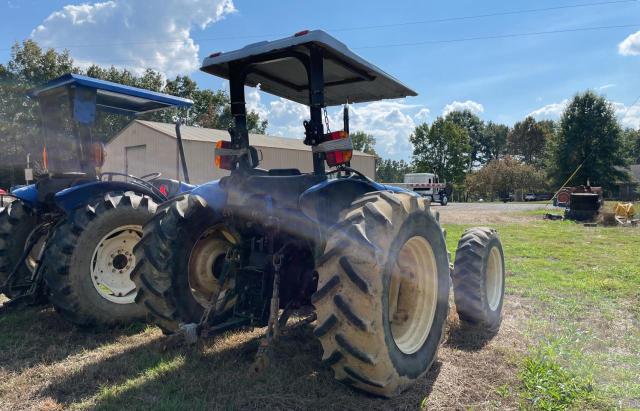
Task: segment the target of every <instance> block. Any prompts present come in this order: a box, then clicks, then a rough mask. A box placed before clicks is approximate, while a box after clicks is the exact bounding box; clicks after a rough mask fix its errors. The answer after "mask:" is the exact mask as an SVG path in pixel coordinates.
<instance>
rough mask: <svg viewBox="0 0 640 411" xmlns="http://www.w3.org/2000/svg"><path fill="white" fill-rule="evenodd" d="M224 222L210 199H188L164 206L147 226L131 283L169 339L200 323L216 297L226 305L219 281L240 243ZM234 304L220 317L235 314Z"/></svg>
mask: <svg viewBox="0 0 640 411" xmlns="http://www.w3.org/2000/svg"><path fill="white" fill-rule="evenodd" d="M221 223H222V216H221V215H220V214H219V213H217V212H215V211H214V210H212V209H211V208H209V206H208V205H207V203H206V201H205V200H204V199H202V198H201V197H199V196H197V195H185V196H181V197H178V198H176V199H175V200H172V201H170V202H168V203H165V204H163V205H162V206H160V207H159V208H158V212H157V214H156V215H155V217H153V219H151V220H150V221H149V222H148V223H147V224H146V225H145V226H144V236H143V238H142V240H141V241H140V243H138V245H137V246H136V248H135V250H134V254H135V256H136V260H137V261H138V263H137V265H136V267H135V269H134V270H133V272H132V274H131V279H132V280H133V282H134V283H135V284H136V287H137V288H138V295H137V296H136V303H137V304H138V306H139V307H141V308H143V309H144V310H146V311H147V312H148V313H149V314H150V315H151V317H152V319H153V322H154V323H155V324H156V325H158V326H159V327H160V329H162V331H163V332H164V333H165V334H173V333H176V332H178V331H179V329H180V324H189V323H198V322H199V321H200V319H201V318H202V314H203V312H204V309H205V307H206V306H208V304H209V300H210V299H211V296H212V295H213V293H214V292H215V293H220V294H219V295H218V297H219V300H218V301H221V300H223V301H224V291H220V283H219V282H218V278H219V276H220V274H221V273H222V267H223V264H224V259H225V256H226V253H227V250H228V249H229V248H230V247H232V246H233V244H235V243H237V239H236V237H235V236H234V235H233V234H232V233H231V232H230V231H229V230H228V229H227V228H225V227H224V226H223V225H222V224H221ZM229 287H232V286H231V285H230V284H229ZM234 302H235V301H233V300H231V301H225V302H224V306H223V307H219V309H220V311H219V313H218V314H221V313H222V314H224V313H225V312H227V313H228V312H230V310H231V308H233V304H234Z"/></svg>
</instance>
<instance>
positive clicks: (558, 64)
mask: <svg viewBox="0 0 640 411" xmlns="http://www.w3.org/2000/svg"><path fill="white" fill-rule="evenodd" d="M0 19H1V23H2V24H0V62H6V61H7V60H9V58H10V54H11V51H10V48H11V46H12V45H13V44H14V43H15V42H16V41H18V42H19V41H23V40H25V39H30V38H31V39H34V40H36V41H37V42H38V43H40V44H41V45H43V46H46V47H54V48H56V49H57V50H62V49H64V48H67V49H69V50H70V52H71V55H72V57H73V58H74V59H75V61H76V62H77V63H78V64H79V65H88V64H91V63H96V64H100V65H104V66H109V65H114V66H117V67H126V68H129V69H131V70H134V71H140V70H143V69H144V68H146V67H151V68H154V69H156V70H158V71H160V72H162V73H163V74H164V75H166V76H167V77H173V76H175V75H178V74H187V75H189V76H191V77H192V78H194V79H195V80H196V81H197V82H198V84H199V86H200V87H201V88H211V89H219V88H222V87H226V84H225V81H223V80H222V79H220V78H217V77H213V76H211V75H208V74H205V73H202V72H199V71H198V68H199V66H200V63H201V62H202V59H203V58H204V57H205V56H207V55H209V54H211V53H213V52H217V51H222V52H225V51H231V50H235V49H238V48H241V47H243V46H245V45H247V44H250V43H254V42H258V41H263V40H274V39H278V38H282V37H287V36H290V35H292V34H294V33H296V32H298V31H300V30H303V29H322V30H325V31H327V32H328V33H329V34H331V35H333V36H334V37H336V38H338V39H339V40H340V41H342V42H343V43H345V44H346V45H347V46H348V47H350V48H351V49H352V50H353V51H354V52H356V53H357V54H359V55H360V56H362V57H363V58H365V59H366V60H368V61H370V62H372V63H373V64H375V65H377V66H378V67H380V68H382V69H383V70H384V71H386V72H387V73H390V74H391V75H393V76H394V77H396V78H397V79H399V80H401V81H402V82H403V83H404V84H406V85H408V86H409V87H410V88H412V89H413V90H415V91H416V92H417V93H418V96H417V97H408V98H406V99H397V100H385V101H380V102H373V103H368V104H356V105H354V106H352V107H351V116H350V119H351V130H352V131H355V130H362V131H365V132H368V133H371V134H373V135H374V137H376V139H377V145H376V150H377V151H378V153H379V154H381V155H382V156H383V157H388V158H394V159H405V160H408V159H409V158H410V156H411V150H412V148H411V144H410V143H409V135H410V134H411V132H412V130H413V129H414V128H415V126H416V125H418V124H420V123H422V122H428V123H431V122H432V121H434V120H435V119H436V118H437V117H438V116H441V115H444V114H446V113H447V112H449V111H452V110H457V109H465V108H466V109H470V110H472V111H473V112H475V113H476V114H478V115H479V116H480V117H481V118H482V119H483V120H485V121H494V122H500V123H505V124H508V125H513V124H514V123H515V122H517V121H519V120H522V119H523V118H524V117H526V116H527V115H532V116H534V117H536V118H538V119H558V118H559V117H560V115H561V113H562V110H563V108H564V107H565V105H566V104H567V102H568V101H569V100H570V99H571V98H572V97H573V96H574V95H575V94H576V93H578V92H582V91H585V90H587V89H591V90H594V91H596V92H597V93H599V94H602V95H604V96H605V97H606V98H607V99H608V100H609V101H611V103H612V104H613V105H614V107H615V109H616V113H617V115H618V117H619V119H620V121H621V123H622V124H623V126H625V127H634V128H640V101H639V100H640V75H639V74H640V0H617V1H607V0H560V1H558V0H537V1H524V0H519V1H494V0H484V1H477V0H475V1H473V0H459V1H450V2H442V1H426V0H422V1H419V0H415V1H403V0H396V1H388V0H369V1H355V0H352V1H344V0H324V1H322V2H318V1H300V0H278V1H264V0H191V1H187V0H162V1H143V0H109V1H101V2H91V1H90V2H74V1H71V0H66V1H59V0H47V1H42V0H0ZM247 100H248V105H249V107H250V108H251V109H253V110H256V111H258V112H259V113H260V114H261V115H262V116H264V117H266V118H267V119H268V120H269V128H268V130H267V132H268V133H269V134H274V135H282V136H285V137H294V138H302V135H303V131H304V130H303V127H302V121H303V120H304V119H306V118H307V117H308V110H307V109H306V107H304V106H301V105H299V104H296V103H292V102H290V101H287V100H284V99H281V98H277V97H273V96H271V95H268V94H266V93H263V92H259V91H258V90H256V89H250V90H248V93H247ZM634 103H635V105H634ZM329 116H330V121H331V123H333V124H336V127H335V128H339V125H340V124H341V120H340V114H339V109H338V108H331V109H329Z"/></svg>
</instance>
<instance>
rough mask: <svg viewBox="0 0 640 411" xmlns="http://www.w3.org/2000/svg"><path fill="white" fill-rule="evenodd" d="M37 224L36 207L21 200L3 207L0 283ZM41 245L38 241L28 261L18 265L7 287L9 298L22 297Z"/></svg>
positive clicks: (7, 276)
mask: <svg viewBox="0 0 640 411" xmlns="http://www.w3.org/2000/svg"><path fill="white" fill-rule="evenodd" d="M37 224H38V217H37V215H36V214H35V213H34V210H33V209H32V208H31V207H29V206H28V205H27V204H25V203H24V202H22V201H21V200H18V199H16V200H14V201H13V202H11V203H9V204H8V205H7V206H6V207H4V208H3V209H2V210H0V286H2V285H4V284H5V282H6V281H7V279H8V278H9V275H10V274H11V272H12V271H13V269H14V268H15V266H16V264H18V262H19V261H20V258H21V257H22V254H23V253H24V250H25V247H26V246H27V243H28V242H29V241H30V236H31V235H32V233H33V231H34V230H35V229H36V227H37ZM41 248H42V244H39V243H36V245H35V246H34V248H33V249H32V251H31V253H30V255H29V256H28V257H27V260H26V261H25V263H24V264H23V265H22V266H21V267H19V268H18V271H17V272H16V274H15V275H14V277H13V278H12V279H11V281H10V283H9V284H7V287H6V289H5V290H4V293H5V294H6V296H7V297H9V298H15V297H17V296H19V295H20V294H21V293H22V292H23V291H24V289H25V287H27V286H28V281H29V279H30V277H31V273H32V272H33V270H35V267H36V264H37V259H38V255H39V253H40V250H41Z"/></svg>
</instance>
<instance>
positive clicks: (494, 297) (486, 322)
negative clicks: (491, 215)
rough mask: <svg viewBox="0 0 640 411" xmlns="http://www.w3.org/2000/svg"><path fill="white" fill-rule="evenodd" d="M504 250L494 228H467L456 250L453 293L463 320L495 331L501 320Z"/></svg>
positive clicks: (459, 314)
mask: <svg viewBox="0 0 640 411" xmlns="http://www.w3.org/2000/svg"><path fill="white" fill-rule="evenodd" d="M504 278H505V269H504V253H503V251H502V244H501V243H500V237H499V236H498V232H497V231H496V230H494V229H492V228H487V227H474V228H470V229H468V230H466V231H465V232H464V234H463V235H462V237H461V238H460V241H459V242H458V249H457V251H456V260H455V263H454V267H453V276H452V280H453V292H454V297H455V302H456V309H457V311H458V316H459V317H460V319H461V320H463V321H466V322H468V323H472V324H477V325H479V326H482V327H484V328H486V330H487V331H491V332H495V331H497V330H498V329H499V328H500V322H501V321H502V315H501V313H502V302H503V299H504Z"/></svg>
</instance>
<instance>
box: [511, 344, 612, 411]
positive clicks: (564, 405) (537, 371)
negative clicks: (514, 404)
mask: <svg viewBox="0 0 640 411" xmlns="http://www.w3.org/2000/svg"><path fill="white" fill-rule="evenodd" d="M518 377H519V378H520V380H521V382H522V393H521V395H522V399H523V400H524V404H523V408H525V409H536V410H546V411H555V410H566V409H584V408H606V406H604V400H603V398H601V397H600V395H599V394H598V393H597V392H596V391H595V390H594V383H593V379H592V377H591V376H581V375H578V374H576V373H574V372H572V371H570V370H568V369H566V368H564V367H562V366H561V365H560V363H559V362H558V359H557V355H556V354H555V352H554V351H553V349H552V348H551V347H545V348H539V349H537V350H535V351H534V352H533V353H532V354H530V355H528V356H526V357H525V358H524V360H523V361H522V364H521V367H520V372H519V373H518ZM603 406H604V407H603Z"/></svg>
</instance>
